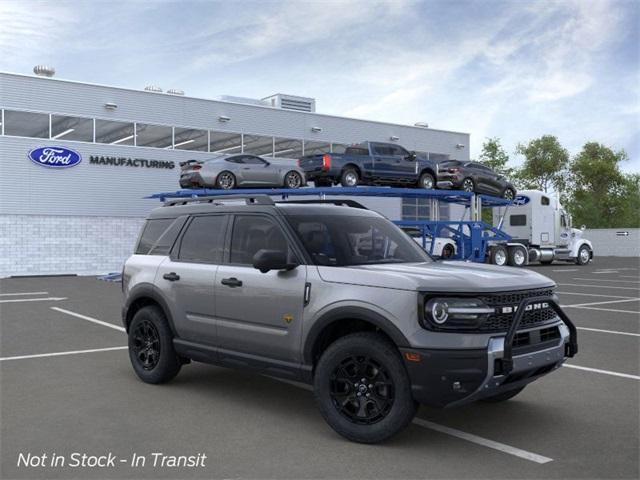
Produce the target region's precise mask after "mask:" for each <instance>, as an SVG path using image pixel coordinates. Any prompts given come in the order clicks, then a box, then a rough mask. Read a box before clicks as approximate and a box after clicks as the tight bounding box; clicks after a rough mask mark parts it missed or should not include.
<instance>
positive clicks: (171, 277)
mask: <svg viewBox="0 0 640 480" xmlns="http://www.w3.org/2000/svg"><path fill="white" fill-rule="evenodd" d="M162 278H164V279H165V280H169V281H170V282H175V281H176V280H180V275H178V274H177V273H176V272H171V273H165V274H164V275H162Z"/></svg>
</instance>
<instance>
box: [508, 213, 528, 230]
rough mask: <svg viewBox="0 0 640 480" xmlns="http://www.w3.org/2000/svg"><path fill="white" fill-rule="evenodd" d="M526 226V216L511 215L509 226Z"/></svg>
mask: <svg viewBox="0 0 640 480" xmlns="http://www.w3.org/2000/svg"><path fill="white" fill-rule="evenodd" d="M526 224H527V216H526V215H511V217H509V225H511V226H512V227H524V226H525V225H526Z"/></svg>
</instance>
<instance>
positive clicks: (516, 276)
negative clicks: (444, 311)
mask: <svg viewBox="0 0 640 480" xmlns="http://www.w3.org/2000/svg"><path fill="white" fill-rule="evenodd" d="M318 271H319V273H320V276H321V277H322V279H323V280H324V281H326V282H336V283H347V284H352V285H367V286H371V287H381V288H395V289H398V290H425V291H432V292H498V291H502V292H504V291H509V290H524V289H530V288H531V289H533V288H543V287H550V286H555V283H554V282H553V281H552V280H551V279H549V278H547V277H545V276H543V275H540V274H539V273H536V272H532V271H531V270H527V269H524V268H514V267H498V266H496V265H485V264H478V263H469V262H460V261H448V262H433V263H401V264H378V265H362V266H353V267H318Z"/></svg>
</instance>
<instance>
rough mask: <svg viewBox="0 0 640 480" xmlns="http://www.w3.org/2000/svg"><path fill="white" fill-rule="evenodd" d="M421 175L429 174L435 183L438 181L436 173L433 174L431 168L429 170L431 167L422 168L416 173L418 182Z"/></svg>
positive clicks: (433, 171)
mask: <svg viewBox="0 0 640 480" xmlns="http://www.w3.org/2000/svg"><path fill="white" fill-rule="evenodd" d="M423 173H429V174H431V176H433V180H434V181H436V182H437V181H438V175H436V172H435V170H434V169H433V168H431V167H423V168H422V169H421V170H420V173H418V180H420V177H421V176H422V174H423Z"/></svg>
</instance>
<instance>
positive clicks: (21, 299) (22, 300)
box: [0, 297, 67, 303]
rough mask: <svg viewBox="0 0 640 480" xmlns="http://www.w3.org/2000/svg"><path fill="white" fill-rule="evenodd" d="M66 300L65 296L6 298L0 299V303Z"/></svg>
mask: <svg viewBox="0 0 640 480" xmlns="http://www.w3.org/2000/svg"><path fill="white" fill-rule="evenodd" d="M60 300H67V297H46V298H11V299H8V300H0V303H21V302H59V301H60Z"/></svg>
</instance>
